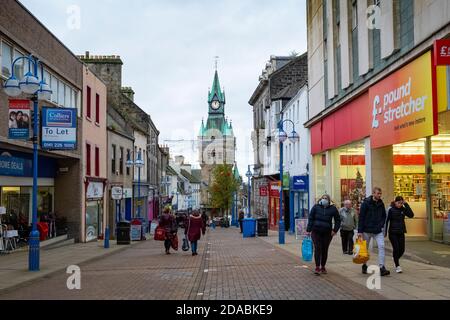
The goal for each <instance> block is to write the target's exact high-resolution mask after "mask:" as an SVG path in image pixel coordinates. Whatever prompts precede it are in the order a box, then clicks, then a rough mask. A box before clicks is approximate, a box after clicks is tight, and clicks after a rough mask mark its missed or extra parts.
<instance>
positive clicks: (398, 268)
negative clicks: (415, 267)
mask: <svg viewBox="0 0 450 320" xmlns="http://www.w3.org/2000/svg"><path fill="white" fill-rule="evenodd" d="M395 272H397V273H402V272H403V270H402V267H400V266H398V267H397V268H395Z"/></svg>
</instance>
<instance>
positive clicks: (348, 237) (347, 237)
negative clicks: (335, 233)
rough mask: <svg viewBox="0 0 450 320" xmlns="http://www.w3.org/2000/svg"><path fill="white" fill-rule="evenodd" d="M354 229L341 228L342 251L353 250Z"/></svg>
mask: <svg viewBox="0 0 450 320" xmlns="http://www.w3.org/2000/svg"><path fill="white" fill-rule="evenodd" d="M353 236H354V232H353V230H351V231H347V230H341V240H342V252H344V253H348V252H352V251H353Z"/></svg>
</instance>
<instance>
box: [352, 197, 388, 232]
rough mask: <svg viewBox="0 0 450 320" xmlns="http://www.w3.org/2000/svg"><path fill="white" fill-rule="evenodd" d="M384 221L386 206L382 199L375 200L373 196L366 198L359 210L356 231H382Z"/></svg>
mask: <svg viewBox="0 0 450 320" xmlns="http://www.w3.org/2000/svg"><path fill="white" fill-rule="evenodd" d="M385 223H386V208H385V206H384V203H383V200H381V199H380V200H378V201H375V200H373V196H370V197H368V198H366V199H365V200H364V201H363V203H362V205H361V210H360V212H359V222H358V232H359V233H373V234H378V233H381V232H383V228H384V225H385Z"/></svg>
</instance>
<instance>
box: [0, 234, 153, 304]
mask: <svg viewBox="0 0 450 320" xmlns="http://www.w3.org/2000/svg"><path fill="white" fill-rule="evenodd" d="M152 240H153V239H150V241H152ZM146 241H149V240H146ZM140 243H142V242H131V245H117V247H116V248H113V250H108V249H104V250H105V251H104V253H102V254H98V255H96V256H93V257H90V258H87V259H84V260H81V261H79V262H77V263H76V264H77V265H80V264H86V263H89V262H94V261H97V260H100V259H103V258H105V257H108V256H110V255H113V254H116V253H119V252H121V251H123V250H125V249H128V248H130V247H133V246H136V245H138V244H140ZM76 245H77V244H74V246H76ZM99 247H100V246H99ZM109 249H111V248H109ZM66 268H67V266H66V267H60V268H57V269H54V270H50V271H38V272H36V273H35V277H33V278H31V279H28V280H24V281H22V282H19V283H17V284H13V285H11V286H7V287H5V288H2V289H0V296H1V295H2V294H6V293H9V292H11V291H14V290H16V289H19V288H22V287H25V286H27V285H30V284H32V283H34V282H37V281H39V280H42V279H43V278H46V277H50V276H52V275H54V274H56V273H59V272H61V271H63V270H65V269H66Z"/></svg>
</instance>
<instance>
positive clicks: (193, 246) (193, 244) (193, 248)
mask: <svg viewBox="0 0 450 320" xmlns="http://www.w3.org/2000/svg"><path fill="white" fill-rule="evenodd" d="M197 244H198V243H197V241H192V242H191V249H192V253H197Z"/></svg>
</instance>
